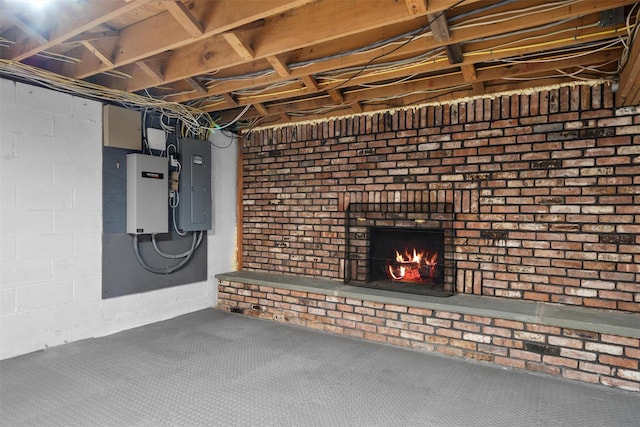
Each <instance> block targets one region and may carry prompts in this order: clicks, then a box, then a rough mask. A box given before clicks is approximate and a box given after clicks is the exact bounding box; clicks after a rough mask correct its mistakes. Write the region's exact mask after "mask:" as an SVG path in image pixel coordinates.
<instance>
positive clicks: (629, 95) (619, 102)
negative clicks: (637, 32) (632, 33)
mask: <svg viewBox="0 0 640 427" xmlns="http://www.w3.org/2000/svg"><path fill="white" fill-rule="evenodd" d="M639 76H640V40H638V38H636V40H635V41H634V42H633V44H632V45H631V49H630V50H629V56H628V59H627V63H626V64H625V65H624V68H623V69H622V72H620V81H619V86H618V92H616V94H615V97H616V106H617V107H622V106H628V105H632V104H631V103H630V102H633V97H634V95H635V91H636V90H637V88H638V86H639V85H640V77H639Z"/></svg>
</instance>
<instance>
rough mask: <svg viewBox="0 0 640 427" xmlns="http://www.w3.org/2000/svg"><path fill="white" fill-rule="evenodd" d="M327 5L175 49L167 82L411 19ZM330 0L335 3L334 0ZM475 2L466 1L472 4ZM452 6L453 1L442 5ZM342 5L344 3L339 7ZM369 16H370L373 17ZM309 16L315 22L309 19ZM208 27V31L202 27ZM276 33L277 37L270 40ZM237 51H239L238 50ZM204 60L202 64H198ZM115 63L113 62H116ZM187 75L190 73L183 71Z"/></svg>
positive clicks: (134, 85) (379, 4) (375, 5)
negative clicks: (217, 39)
mask: <svg viewBox="0 0 640 427" xmlns="http://www.w3.org/2000/svg"><path fill="white" fill-rule="evenodd" d="M328 1H332V0H320V1H317V2H315V3H310V4H308V5H307V6H306V7H305V8H304V13H303V12H302V11H301V9H294V10H292V11H291V13H289V14H284V15H281V16H278V17H277V18H274V19H270V20H267V21H266V22H265V25H264V26H262V27H260V28H257V29H255V30H248V31H243V33H242V36H243V38H242V39H241V40H236V39H240V37H239V36H237V35H236V36H237V37H234V36H229V34H230V33H225V38H227V41H229V39H230V40H231V43H235V46H234V47H233V48H232V47H231V45H227V46H228V47H227V46H225V43H220V42H217V43H213V42H212V40H201V41H197V42H195V43H192V44H191V45H190V46H188V47H186V48H183V49H176V50H174V54H173V58H174V60H173V61H172V62H173V63H174V64H175V67H172V66H168V67H167V71H166V79H167V81H169V82H172V81H177V80H182V79H184V78H185V77H187V76H186V75H185V74H191V75H194V74H195V75H200V74H206V73H209V72H212V71H215V70H220V69H223V68H228V67H232V66H236V65H239V64H242V63H243V62H249V61H252V60H254V59H258V58H266V57H268V56H273V55H279V54H282V53H285V52H288V51H291V50H296V49H300V48H304V47H307V46H311V45H315V44H318V43H323V42H330V41H335V40H339V39H340V38H343V37H349V36H351V35H354V34H358V33H360V32H363V31H368V30H372V29H374V28H378V27H380V26H381V25H389V24H393V23H398V22H404V21H409V20H412V19H414V16H413V15H410V14H409V12H408V10H407V8H406V5H403V4H397V3H389V2H388V1H386V0H369V1H366V2H348V3H346V4H345V5H344V7H345V8H347V10H345V11H344V12H345V13H341V14H335V13H333V10H332V9H327V8H326V7H324V6H325V4H324V3H326V2H328ZM333 1H335V0H333ZM475 1H479V0H468V2H471V3H472V2H475ZM445 3H448V4H449V5H451V4H454V3H455V1H454V0H450V1H448V2H444V1H443V2H442V5H441V7H443V8H444V7H445ZM340 4H341V5H342V4H343V3H340ZM372 11H373V12H372ZM309 16H313V17H314V19H312V20H310V19H309ZM207 28H208V26H207ZM273 34H277V35H278V37H273ZM249 39H250V40H252V44H251V51H250V53H253V56H251V55H246V54H245V55H243V56H244V58H243V56H240V52H242V50H243V49H244V48H246V47H247V44H246V42H245V41H244V40H249ZM236 49H237V50H240V52H238V51H237V50H236ZM203 57H205V60H203ZM116 60H117V58H116ZM186 70H190V71H189V72H186ZM144 77H145V76H143V75H141V76H140V78H138V77H137V76H134V77H133V78H132V79H131V80H130V81H128V82H126V87H120V86H121V85H122V83H123V82H122V81H121V80H120V79H113V80H110V79H108V78H107V79H104V80H103V81H102V83H103V84H105V85H106V86H109V87H116V88H121V89H125V90H128V91H136V90H140V89H144V88H146V87H148V86H149V82H147V81H145V80H144Z"/></svg>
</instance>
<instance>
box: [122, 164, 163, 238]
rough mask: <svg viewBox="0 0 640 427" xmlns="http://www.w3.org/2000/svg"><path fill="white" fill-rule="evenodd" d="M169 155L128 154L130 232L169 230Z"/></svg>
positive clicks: (128, 225)
mask: <svg viewBox="0 0 640 427" xmlns="http://www.w3.org/2000/svg"><path fill="white" fill-rule="evenodd" d="M168 172H169V165H168V163H167V158H166V157H156V156H148V155H145V154H128V155H127V233H129V234H154V233H168V232H169V211H168V208H167V198H168V197H169V186H168V182H169V181H168V176H167V175H168Z"/></svg>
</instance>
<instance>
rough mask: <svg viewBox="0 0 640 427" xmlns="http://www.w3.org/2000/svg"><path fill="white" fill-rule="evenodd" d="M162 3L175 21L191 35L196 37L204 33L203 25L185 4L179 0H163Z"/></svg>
mask: <svg viewBox="0 0 640 427" xmlns="http://www.w3.org/2000/svg"><path fill="white" fill-rule="evenodd" d="M162 5H163V6H164V7H165V8H166V9H167V10H168V11H169V13H170V14H171V15H172V16H173V17H174V18H175V20H176V21H178V23H179V24H180V25H181V26H182V27H183V28H184V29H185V30H187V32H188V33H189V34H191V37H193V38H198V37H200V36H201V35H202V34H203V33H204V27H203V26H202V24H201V23H200V21H199V20H198V19H196V17H195V16H193V14H192V13H191V12H189V10H188V9H187V8H186V6H185V5H184V4H183V3H182V2H180V1H164V2H162Z"/></svg>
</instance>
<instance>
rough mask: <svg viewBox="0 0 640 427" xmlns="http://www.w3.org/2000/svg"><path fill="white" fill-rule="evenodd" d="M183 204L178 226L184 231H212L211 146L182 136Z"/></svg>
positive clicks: (181, 193) (181, 190)
mask: <svg viewBox="0 0 640 427" xmlns="http://www.w3.org/2000/svg"><path fill="white" fill-rule="evenodd" d="M178 145H179V150H180V161H181V162H182V170H181V172H180V190H179V193H180V203H179V204H178V208H177V214H178V215H177V217H178V228H180V229H181V230H183V231H199V230H211V145H209V143H208V142H204V141H199V140H195V139H181V140H180V142H179V144H178Z"/></svg>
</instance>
